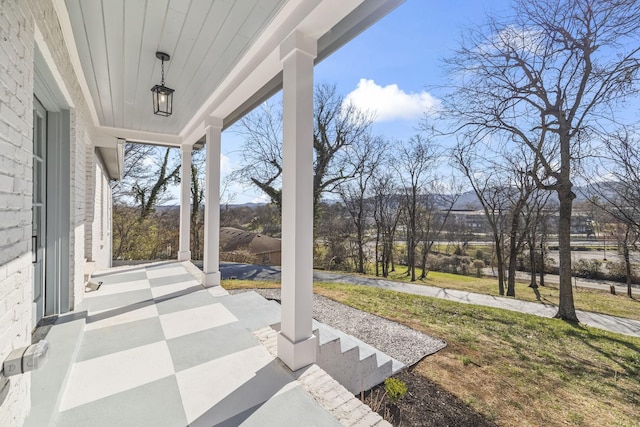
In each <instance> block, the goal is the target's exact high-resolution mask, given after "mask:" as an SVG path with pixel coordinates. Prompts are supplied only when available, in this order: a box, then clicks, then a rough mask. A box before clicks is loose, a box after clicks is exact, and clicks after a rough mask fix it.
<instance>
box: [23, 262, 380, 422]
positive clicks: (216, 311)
mask: <svg viewBox="0 0 640 427" xmlns="http://www.w3.org/2000/svg"><path fill="white" fill-rule="evenodd" d="M94 280H96V281H97V282H99V283H101V285H100V288H99V289H98V290H96V291H93V292H90V293H88V294H87V296H86V298H85V300H84V302H83V304H82V305H81V306H80V307H78V308H77V309H76V310H75V311H74V312H71V313H68V314H66V315H63V316H60V317H59V318H58V320H57V321H56V323H55V324H54V325H53V326H52V327H51V329H49V330H48V331H47V336H46V339H47V340H48V341H49V342H50V344H51V346H52V349H54V350H55V351H52V354H51V356H50V360H49V361H48V363H47V364H46V365H45V366H44V368H42V369H40V370H37V371H34V372H33V374H32V398H33V399H32V402H33V403H32V408H31V412H30V415H29V418H28V419H27V421H26V423H25V425H26V426H42V425H50V426H84V425H91V426H113V425H132V426H133V425H153V426H185V425H190V426H213V425H221V426H236V425H246V426H285V425H292V426H293V425H305V426H311V425H317V426H339V425H346V426H352V425H358V426H374V425H375V426H383V425H388V424H387V423H386V422H385V421H384V420H382V418H381V417H380V416H379V415H378V414H376V413H374V412H372V411H371V410H370V408H369V407H368V406H366V405H364V404H363V403H362V402H360V400H358V399H357V398H356V397H354V395H353V394H352V393H350V392H349V391H347V390H346V389H345V388H344V387H343V386H341V385H340V384H338V382H337V381H336V380H334V379H333V378H332V377H331V376H330V375H328V374H327V373H326V372H325V371H323V370H322V369H321V368H319V367H318V366H317V365H315V364H314V365H310V366H308V367H306V368H303V369H300V370H298V371H296V372H292V371H291V370H290V369H288V368H287V367H286V366H285V365H284V364H283V363H282V362H281V361H280V360H279V359H278V358H277V357H276V345H277V344H276V332H275V331H274V330H273V329H271V328H270V327H269V325H271V324H273V323H276V322H279V320H280V307H279V305H278V304H277V303H275V302H273V301H267V300H265V299H264V298H262V297H260V296H259V295H258V294H256V293H254V292H247V293H241V294H237V295H228V293H227V292H226V291H224V290H223V289H221V288H219V287H213V288H212V287H209V288H206V287H204V286H202V285H201V283H200V282H199V275H198V269H197V268H196V267H194V266H193V264H191V263H189V262H159V263H153V264H146V265H140V266H131V267H122V268H115V269H110V270H107V271H102V272H100V273H98V274H96V275H95V276H94Z"/></svg>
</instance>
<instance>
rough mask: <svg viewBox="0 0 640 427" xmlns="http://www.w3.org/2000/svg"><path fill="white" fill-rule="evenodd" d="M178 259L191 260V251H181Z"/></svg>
mask: <svg viewBox="0 0 640 427" xmlns="http://www.w3.org/2000/svg"><path fill="white" fill-rule="evenodd" d="M178 261H191V251H179V252H178Z"/></svg>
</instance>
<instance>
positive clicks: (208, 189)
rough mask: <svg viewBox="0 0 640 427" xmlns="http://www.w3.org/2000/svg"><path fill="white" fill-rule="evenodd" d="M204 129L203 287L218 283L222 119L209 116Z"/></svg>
mask: <svg viewBox="0 0 640 427" xmlns="http://www.w3.org/2000/svg"><path fill="white" fill-rule="evenodd" d="M205 132H206V140H207V142H206V149H207V158H206V180H207V183H206V186H205V193H204V215H205V218H204V254H203V258H204V259H203V280H202V284H203V285H204V286H206V287H209V286H218V285H220V253H219V252H220V144H221V143H222V119H219V118H216V117H209V118H208V119H207V122H206V123H205Z"/></svg>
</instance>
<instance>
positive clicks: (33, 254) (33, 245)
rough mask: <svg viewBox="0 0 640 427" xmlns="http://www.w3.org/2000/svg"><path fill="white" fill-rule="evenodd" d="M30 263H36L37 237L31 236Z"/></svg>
mask: <svg viewBox="0 0 640 427" xmlns="http://www.w3.org/2000/svg"><path fill="white" fill-rule="evenodd" d="M31 262H32V263H33V264H37V263H38V236H31Z"/></svg>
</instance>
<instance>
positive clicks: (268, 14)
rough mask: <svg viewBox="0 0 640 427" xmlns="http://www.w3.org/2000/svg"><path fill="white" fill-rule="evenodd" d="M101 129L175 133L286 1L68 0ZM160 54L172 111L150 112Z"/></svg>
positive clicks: (182, 126)
mask: <svg viewBox="0 0 640 427" xmlns="http://www.w3.org/2000/svg"><path fill="white" fill-rule="evenodd" d="M64 1H65V5H66V7H67V11H68V14H69V19H70V21H71V28H72V31H73V35H74V39H75V43H76V46H77V50H78V55H79V57H80V63H81V65H82V69H83V72H84V77H85V79H86V81H87V85H88V87H89V92H90V93H91V97H92V99H93V102H94V104H95V109H96V113H97V116H98V120H99V122H100V123H99V124H100V125H101V126H106V127H113V128H120V129H130V130H136V131H143V132H157V133H164V134H173V135H177V134H178V133H179V132H180V131H181V130H182V129H183V128H184V127H185V125H186V124H187V123H188V121H189V120H190V119H191V118H192V117H193V116H194V115H195V114H196V112H197V110H198V109H199V108H200V107H201V106H202V105H203V103H204V102H205V101H206V100H207V98H208V97H209V96H210V95H211V93H212V92H213V91H214V89H215V88H216V87H217V86H218V85H219V84H220V82H221V81H222V80H223V79H224V78H225V77H226V76H227V74H228V73H229V72H230V70H231V69H232V68H233V67H234V65H235V64H236V63H237V62H238V60H239V59H240V58H241V57H242V55H243V53H244V52H246V50H247V49H248V48H249V47H250V46H251V44H252V43H253V41H254V40H255V39H256V38H257V37H258V36H259V35H260V34H261V32H262V31H263V30H264V29H265V27H266V26H267V25H268V24H269V23H270V22H271V20H272V19H273V18H274V16H275V15H276V14H277V13H278V11H279V10H280V9H281V8H282V7H283V5H284V4H285V3H286V0H241V1H233V0H215V1H214V0H91V1H86V0H64ZM156 51H162V52H166V53H168V54H169V55H171V60H170V61H169V62H168V63H165V84H166V85H167V86H168V87H170V88H172V89H175V91H176V92H175V96H174V107H173V111H174V114H173V115H172V116H170V117H168V118H165V117H160V116H156V115H154V114H153V111H152V105H151V87H152V86H153V85H155V84H157V83H159V82H160V74H161V73H160V61H159V60H158V59H157V58H156V56H155V53H156Z"/></svg>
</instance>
